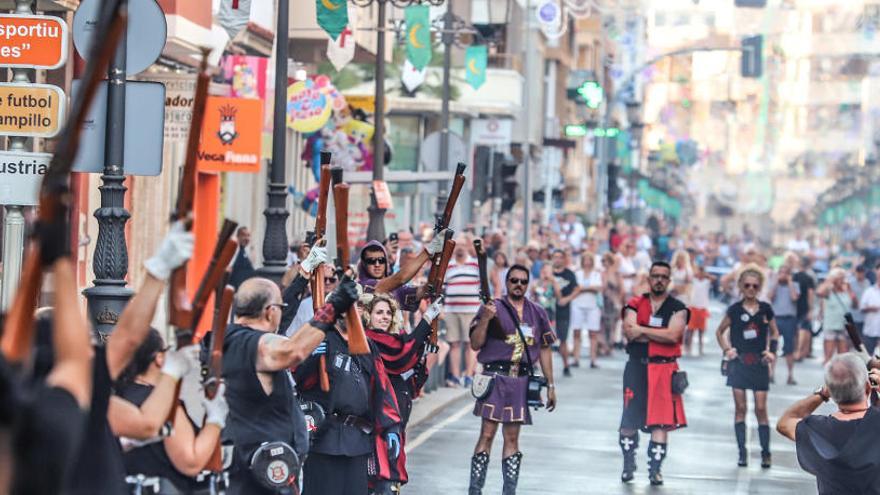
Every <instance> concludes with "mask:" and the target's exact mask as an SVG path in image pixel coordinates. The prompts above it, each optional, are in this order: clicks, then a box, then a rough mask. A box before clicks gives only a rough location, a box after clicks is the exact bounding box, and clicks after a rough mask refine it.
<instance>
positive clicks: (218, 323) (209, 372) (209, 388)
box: [202, 274, 235, 475]
mask: <svg viewBox="0 0 880 495" xmlns="http://www.w3.org/2000/svg"><path fill="white" fill-rule="evenodd" d="M228 280H229V275H228V274H227V275H226V276H224V278H223V284H222V285H221V286H220V287H217V293H216V294H215V296H214V322H213V323H212V327H211V352H210V354H209V355H208V365H207V367H205V369H204V370H203V375H204V376H203V382H202V384H203V387H204V389H205V397H207V398H208V399H213V398H214V397H216V396H217V390H218V389H219V388H220V381H221V380H222V379H223V343H224V341H225V340H226V325H227V324H228V323H229V313H230V311H231V310H232V299H233V296H234V295H235V289H233V288H232V286H230V285H226V282H227V281H228ZM206 469H208V470H209V471H211V472H213V473H214V474H215V475H216V474H219V473H221V472H223V446H222V445H221V443H220V440H219V439H218V440H217V446H216V447H215V448H214V453H213V454H212V455H211V460H209V461H208V465H207V466H206Z"/></svg>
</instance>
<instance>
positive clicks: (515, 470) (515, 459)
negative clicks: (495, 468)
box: [501, 452, 523, 495]
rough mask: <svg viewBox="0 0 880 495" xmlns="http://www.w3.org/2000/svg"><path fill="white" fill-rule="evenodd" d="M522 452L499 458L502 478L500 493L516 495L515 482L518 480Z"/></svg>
mask: <svg viewBox="0 0 880 495" xmlns="http://www.w3.org/2000/svg"><path fill="white" fill-rule="evenodd" d="M522 456H523V455H522V452H517V453H515V454H513V455H511V456H510V457H505V458H504V459H501V474H502V476H503V478H504V486H503V487H502V489H501V494H502V495H516V484H517V483H518V482H519V468H520V466H521V465H522Z"/></svg>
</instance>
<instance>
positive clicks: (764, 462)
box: [758, 425, 771, 469]
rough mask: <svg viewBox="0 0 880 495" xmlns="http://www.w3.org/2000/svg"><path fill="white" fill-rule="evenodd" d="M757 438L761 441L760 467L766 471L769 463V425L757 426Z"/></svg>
mask: <svg viewBox="0 0 880 495" xmlns="http://www.w3.org/2000/svg"><path fill="white" fill-rule="evenodd" d="M758 438H759V439H760V440H761V467H762V468H764V469H767V468H769V467H770V465H771V461H770V425H758Z"/></svg>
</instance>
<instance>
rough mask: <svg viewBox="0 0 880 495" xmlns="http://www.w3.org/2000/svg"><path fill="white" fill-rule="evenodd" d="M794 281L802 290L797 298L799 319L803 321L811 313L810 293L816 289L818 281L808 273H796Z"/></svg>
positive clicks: (793, 277)
mask: <svg viewBox="0 0 880 495" xmlns="http://www.w3.org/2000/svg"><path fill="white" fill-rule="evenodd" d="M792 280H794V281H795V282H796V283H797V284H798V289H799V290H800V293H799V294H798V298H797V317H798V319H801V320H802V319H804V318H806V317H807V313H809V311H810V299H809V297H810V296H809V291H810V289H815V288H816V281H815V280H813V277H811V276H810V275H809V274H808V273H807V272H797V273H795V274H794V275H793V276H792Z"/></svg>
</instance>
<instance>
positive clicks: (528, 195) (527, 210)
mask: <svg viewBox="0 0 880 495" xmlns="http://www.w3.org/2000/svg"><path fill="white" fill-rule="evenodd" d="M525 18H526V22H525V29H526V38H525V43H524V44H523V45H524V53H523V56H524V58H525V68H524V69H523V70H524V71H525V77H524V78H523V79H524V80H523V100H524V101H523V111H524V115H525V127H526V138H525V142H524V143H523V166H524V167H525V170H524V172H525V180H524V181H523V182H524V187H525V193H524V194H523V196H524V197H523V210H524V211H523V232H522V245H523V246H525V245H526V244H528V243H529V237H530V235H531V230H532V221H531V216H532V171H531V167H532V164H531V161H532V160H531V156H532V132H531V125H530V124H531V110H530V107H531V98H532V96H531V90H530V86H531V84H530V80H531V79H530V78H531V75H532V57H533V56H534V55H533V53H532V49H531V47H532V1H531V0H526V10H525Z"/></svg>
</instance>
